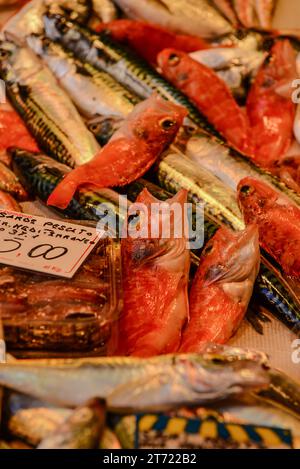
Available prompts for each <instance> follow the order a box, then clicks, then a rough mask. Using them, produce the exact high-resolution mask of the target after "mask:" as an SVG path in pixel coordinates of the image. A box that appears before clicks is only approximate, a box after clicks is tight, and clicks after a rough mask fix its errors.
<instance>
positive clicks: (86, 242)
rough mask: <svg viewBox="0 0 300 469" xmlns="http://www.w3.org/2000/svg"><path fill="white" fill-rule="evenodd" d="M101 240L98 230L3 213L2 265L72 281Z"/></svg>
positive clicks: (0, 222)
mask: <svg viewBox="0 0 300 469" xmlns="http://www.w3.org/2000/svg"><path fill="white" fill-rule="evenodd" d="M99 240H100V234H98V233H97V231H96V229H94V228H90V227H84V226H81V225H75V224H72V223H65V222H58V221H57V220H51V219H49V218H43V217H37V216H31V215H25V214H20V213H16V212H11V211H8V210H0V263H1V264H6V265H11V266H13V267H20V268H23V269H29V270H32V271H36V272H44V273H47V274H51V275H56V276H58V277H65V278H72V277H73V275H74V274H75V273H76V271H77V270H78V269H79V267H80V266H81V265H82V263H83V262H84V261H85V259H86V258H87V256H88V255H89V254H90V252H91V251H92V249H93V248H94V247H95V245H96V244H97V243H98V241H99Z"/></svg>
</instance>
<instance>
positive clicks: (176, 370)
mask: <svg viewBox="0 0 300 469" xmlns="http://www.w3.org/2000/svg"><path fill="white" fill-rule="evenodd" d="M268 383H269V379H268V374H267V371H266V370H264V369H263V367H262V366H261V365H259V364H258V363H255V362H252V361H246V360H245V361H235V362H232V363H230V362H228V363H225V362H222V364H219V363H218V362H217V363H215V362H214V359H213V357H210V359H204V358H203V357H201V355H176V356H174V355H164V356H160V357H155V358H152V359H138V358H117V357H116V358H87V359H77V360H72V359H69V360H64V359H58V360H24V361H22V362H18V361H15V362H11V363H7V364H0V384H1V385H3V386H6V387H9V388H12V389H16V390H22V392H25V393H26V394H30V395H32V396H34V397H37V398H39V399H42V400H45V401H47V402H53V403H55V404H57V405H59V406H63V407H64V406H77V405H83V403H84V402H86V401H87V400H89V399H91V398H92V397H93V396H95V395H96V396H100V397H101V398H103V399H106V401H107V407H108V408H109V409H122V410H129V409H136V410H141V409H145V408H147V409H161V408H165V407H172V406H177V405H183V404H201V403H202V404H203V403H208V402H213V401H218V400H222V399H224V398H225V397H228V396H230V395H235V394H239V393H241V392H242V391H247V390H248V391H250V390H254V389H256V390H257V389H260V388H264V387H267V386H268Z"/></svg>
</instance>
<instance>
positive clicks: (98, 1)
mask: <svg viewBox="0 0 300 469" xmlns="http://www.w3.org/2000/svg"><path fill="white" fill-rule="evenodd" d="M92 2H93V11H94V13H95V14H96V15H97V16H98V17H99V18H100V19H101V21H102V22H103V23H109V22H110V21H113V20H115V19H116V18H117V16H118V13H117V9H116V7H115V5H114V3H113V2H112V1H111V0H92Z"/></svg>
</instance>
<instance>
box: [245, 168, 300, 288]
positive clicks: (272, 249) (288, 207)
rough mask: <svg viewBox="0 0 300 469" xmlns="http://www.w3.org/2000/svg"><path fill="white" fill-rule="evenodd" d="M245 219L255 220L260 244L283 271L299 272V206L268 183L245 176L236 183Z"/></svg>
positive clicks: (295, 274) (292, 274)
mask: <svg viewBox="0 0 300 469" xmlns="http://www.w3.org/2000/svg"><path fill="white" fill-rule="evenodd" d="M238 198H239V203H240V206H241V209H242V211H243V214H244V217H245V221H246V223H247V224H249V223H257V225H258V228H259V237H260V243H261V246H262V247H263V248H264V249H265V250H266V251H267V252H268V253H269V254H270V255H271V256H272V257H273V258H274V259H275V260H276V261H277V262H278V263H279V264H280V265H281V267H282V268H283V270H284V272H286V274H287V275H291V276H293V277H296V278H298V279H299V276H300V210H299V208H298V207H297V206H295V205H294V204H293V203H292V202H291V201H290V200H289V199H288V198H287V197H285V196H284V195H283V194H278V192H276V191H274V190H273V189H272V188H271V187H270V186H269V185H267V184H265V183H263V182H262V181H259V180H257V179H254V178H251V177H248V178H245V179H242V181H241V182H240V184H239V186H238Z"/></svg>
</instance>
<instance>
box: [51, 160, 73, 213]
mask: <svg viewBox="0 0 300 469" xmlns="http://www.w3.org/2000/svg"><path fill="white" fill-rule="evenodd" d="M78 169H79V168H78ZM76 171H77V170H76V169H75V170H74V171H72V172H71V173H70V174H68V175H67V176H66V177H65V178H64V179H63V180H62V181H61V182H60V183H59V184H58V186H57V187H56V188H55V189H54V191H53V192H52V194H51V195H50V197H49V198H48V200H47V205H51V206H53V207H57V208H60V209H62V210H64V209H66V208H67V207H68V205H69V203H70V202H71V200H72V198H73V196H74V194H75V192H76V190H77V187H78V182H77V179H76V178H74V172H76Z"/></svg>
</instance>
